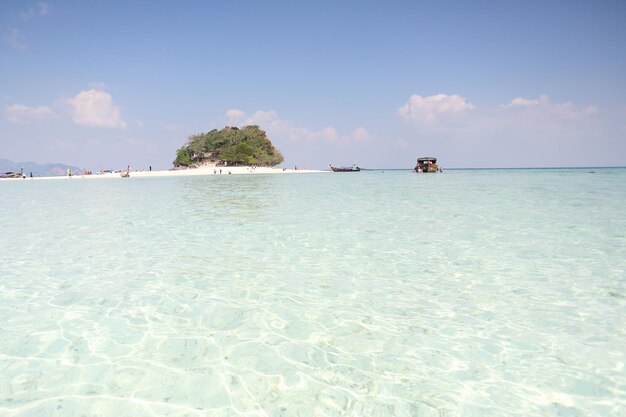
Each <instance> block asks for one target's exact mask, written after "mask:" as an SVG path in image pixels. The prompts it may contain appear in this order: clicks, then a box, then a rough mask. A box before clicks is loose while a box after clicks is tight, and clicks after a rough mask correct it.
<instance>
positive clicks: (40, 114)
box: [4, 104, 56, 125]
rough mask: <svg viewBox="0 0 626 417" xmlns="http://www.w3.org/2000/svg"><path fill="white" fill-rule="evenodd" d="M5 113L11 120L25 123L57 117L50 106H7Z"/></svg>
mask: <svg viewBox="0 0 626 417" xmlns="http://www.w3.org/2000/svg"><path fill="white" fill-rule="evenodd" d="M4 114H5V116H6V118H7V120H8V121H9V122H11V123H17V124H24V125H27V124H31V123H32V122H35V121H38V120H45V119H52V118H54V117H56V115H55V113H54V112H53V111H52V109H51V108H50V107H47V106H37V107H29V106H25V105H23V104H13V105H10V106H5V108H4Z"/></svg>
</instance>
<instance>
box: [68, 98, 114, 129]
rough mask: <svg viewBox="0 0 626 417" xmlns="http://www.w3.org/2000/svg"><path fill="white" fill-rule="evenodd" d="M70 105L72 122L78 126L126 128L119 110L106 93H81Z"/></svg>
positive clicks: (70, 100)
mask: <svg viewBox="0 0 626 417" xmlns="http://www.w3.org/2000/svg"><path fill="white" fill-rule="evenodd" d="M68 103H69V104H70V105H71V106H72V108H73V114H72V120H73V121H74V123H76V124H78V125H82V126H92V127H108V128H122V129H124V128H126V122H125V121H124V120H123V119H122V116H121V115H120V110H119V108H118V107H117V106H115V105H114V104H113V99H112V97H111V95H110V94H109V93H107V92H106V91H99V90H94V89H91V90H88V91H81V92H80V93H78V94H77V95H76V97H74V98H72V99H69V100H68Z"/></svg>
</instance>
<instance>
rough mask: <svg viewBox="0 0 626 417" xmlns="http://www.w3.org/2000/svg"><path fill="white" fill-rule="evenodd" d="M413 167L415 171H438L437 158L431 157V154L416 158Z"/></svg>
mask: <svg viewBox="0 0 626 417" xmlns="http://www.w3.org/2000/svg"><path fill="white" fill-rule="evenodd" d="M413 169H414V170H415V172H439V166H438V165H437V158H433V157H432V156H425V157H422V158H417V165H415V168H413Z"/></svg>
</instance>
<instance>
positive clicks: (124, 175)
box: [120, 171, 130, 178]
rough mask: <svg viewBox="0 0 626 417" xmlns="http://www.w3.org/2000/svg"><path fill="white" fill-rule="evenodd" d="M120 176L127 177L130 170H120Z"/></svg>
mask: <svg viewBox="0 0 626 417" xmlns="http://www.w3.org/2000/svg"><path fill="white" fill-rule="evenodd" d="M120 176H121V177H122V178H128V177H130V171H122V172H121V173H120Z"/></svg>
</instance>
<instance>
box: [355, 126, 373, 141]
mask: <svg viewBox="0 0 626 417" xmlns="http://www.w3.org/2000/svg"><path fill="white" fill-rule="evenodd" d="M350 136H351V137H352V138H353V139H355V140H357V141H366V140H368V139H370V138H371V137H372V135H370V133H369V132H368V131H367V130H366V129H365V128H364V127H359V128H357V129H355V130H354V132H352V134H351V135H350Z"/></svg>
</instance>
